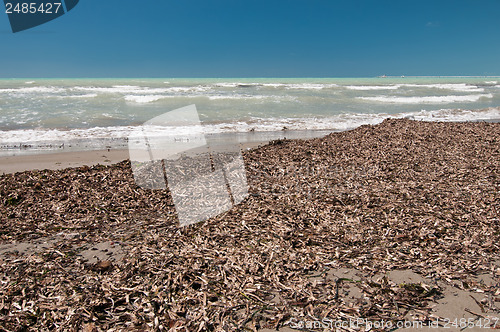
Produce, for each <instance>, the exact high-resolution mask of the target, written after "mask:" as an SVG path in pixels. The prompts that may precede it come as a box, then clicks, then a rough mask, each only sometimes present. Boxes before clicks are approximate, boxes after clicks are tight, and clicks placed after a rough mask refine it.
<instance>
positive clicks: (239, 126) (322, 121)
mask: <svg viewBox="0 0 500 332" xmlns="http://www.w3.org/2000/svg"><path fill="white" fill-rule="evenodd" d="M386 118H410V119H415V120H421V121H475V120H488V119H500V110H499V109H498V108H489V109H482V110H460V109H458V110H457V109H441V110H435V111H426V110H422V111H417V112H405V113H398V114H392V115H390V114H387V113H373V114H364V113H344V114H338V115H335V116H331V117H325V118H267V119H261V118H254V119H251V120H249V121H235V122H226V123H206V124H204V131H205V133H206V134H219V133H236V132H248V131H250V130H252V131H256V132H259V131H263V132H266V131H280V130H283V128H284V127H286V128H287V130H332V131H340V130H348V129H352V128H356V127H358V126H361V125H365V124H377V123H380V122H382V121H383V120H384V119H386ZM135 128H137V127H135V126H115V127H94V128H89V129H71V130H60V129H25V130H9V131H0V142H1V144H2V145H3V146H5V145H9V144H15V143H20V142H21V143H23V144H28V143H30V142H44V141H45V142H50V141H57V142H59V141H71V140H75V139H91V140H92V139H96V140H98V139H124V138H125V137H127V136H128V135H129V134H130V132H131V131H132V130H134V129H135ZM165 129H166V128H164V127H148V130H147V132H148V135H161V134H162V133H164V132H165ZM167 129H168V132H169V135H171V133H172V132H175V133H178V134H179V135H180V134H184V133H188V132H189V131H190V128H189V127H178V128H171V127H170V128H167Z"/></svg>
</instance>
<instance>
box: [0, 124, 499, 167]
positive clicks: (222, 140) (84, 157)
mask: <svg viewBox="0 0 500 332" xmlns="http://www.w3.org/2000/svg"><path fill="white" fill-rule="evenodd" d="M415 121H417V122H419V121H418V120H415ZM423 122H427V121H423ZM436 122H440V121H436ZM475 122H485V123H500V118H498V119H478V120H471V121H453V122H443V123H475ZM357 128H358V127H357ZM355 129H356V128H352V129H348V130H345V131H337V130H282V131H263V132H262V131H261V132H237V133H220V134H207V135H206V137H207V140H209V141H210V142H211V144H214V145H223V144H238V145H240V148H241V150H242V151H243V150H248V149H253V148H255V147H259V146H262V145H266V144H268V143H269V142H271V141H273V140H279V139H284V138H285V139H290V140H293V139H304V140H307V139H312V138H320V137H324V136H326V135H328V134H330V133H336V132H349V131H352V130H355ZM85 142H88V140H85ZM16 152H17V153H18V154H14V153H16ZM19 152H20V153H19ZM128 159H129V153H128V149H127V148H126V147H125V146H123V144H122V146H120V147H118V148H116V147H115V148H112V147H110V148H108V149H95V150H74V149H68V150H67V151H60V150H53V151H47V150H31V151H30V150H17V151H16V150H0V174H10V173H15V172H23V171H31V170H45V169H48V170H60V169H65V168H70V167H81V166H93V165H113V164H116V163H119V162H121V161H124V160H128Z"/></svg>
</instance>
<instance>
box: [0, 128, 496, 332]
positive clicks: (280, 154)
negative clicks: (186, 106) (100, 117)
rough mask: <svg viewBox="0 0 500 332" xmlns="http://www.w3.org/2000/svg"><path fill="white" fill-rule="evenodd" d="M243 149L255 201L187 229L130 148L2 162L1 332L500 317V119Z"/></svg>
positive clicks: (371, 325) (489, 320)
mask: <svg viewBox="0 0 500 332" xmlns="http://www.w3.org/2000/svg"><path fill="white" fill-rule="evenodd" d="M243 155H244V160H245V168H246V172H247V178H248V182H249V196H248V197H247V198H246V199H245V200H244V201H243V202H242V203H240V204H238V205H237V206H235V207H234V208H233V209H231V210H229V211H227V212H225V213H223V214H221V215H219V216H217V217H215V218H211V219H209V220H207V221H205V222H201V223H198V224H195V225H192V226H188V227H185V228H179V226H178V221H177V217H176V213H175V208H174V205H173V201H172V197H171V195H170V193H169V192H168V190H146V189H142V188H140V187H138V186H136V185H135V183H134V179H133V176H132V172H131V168H130V162H129V161H128V160H124V159H126V158H127V157H128V155H127V151H122V150H111V151H93V152H85V153H76V154H73V155H71V156H69V155H68V154H65V156H62V155H60V156H54V155H39V156H38V157H37V159H36V163H37V164H38V166H37V167H35V168H38V169H39V170H33V171H23V170H25V169H32V167H33V158H32V157H31V156H18V157H5V158H2V159H0V174H2V173H5V174H3V175H0V220H1V223H2V229H1V230H0V262H1V265H0V329H3V330H9V331H10V330H19V329H25V330H41V329H60V330H75V331H76V330H84V331H99V330H108V329H115V330H131V331H132V330H166V331H168V330H177V331H197V330H200V331H202V330H203V331H205V330H206V331H244V330H248V331H271V330H276V329H279V330H280V331H290V330H318V331H319V330H324V329H331V330H335V328H336V327H338V326H337V325H335V324H340V326H341V328H340V330H346V331H365V330H371V331H374V330H387V327H388V325H387V324H389V323H387V322H390V324H391V326H392V327H400V329H401V330H404V329H405V328H406V329H410V327H413V328H415V327H418V328H419V330H429V331H436V330H437V329H436V328H434V324H435V325H436V327H440V328H441V329H444V328H446V330H448V331H459V330H461V329H465V330H471V331H472V330H477V328H478V326H479V325H478V324H479V323H480V324H482V326H481V328H484V327H486V325H488V328H500V321H498V318H500V290H499V289H500V288H499V286H500V256H499V254H498V253H499V252H500V247H499V243H500V216H499V211H500V124H499V123H486V122H469V123H444V122H419V121H412V120H408V119H399V120H395V119H393V120H386V121H384V122H383V123H381V124H379V125H375V126H371V125H365V126H361V127H358V128H357V129H354V130H351V131H346V132H340V133H333V134H330V135H328V136H326V137H323V138H315V139H309V140H290V139H285V140H274V141H272V142H271V143H269V144H267V145H263V146H257V147H254V148H253V149H251V150H245V151H244V153H243ZM9 158H10V159H9ZM82 165H86V166H82ZM354 321H356V322H358V323H357V324H358V325H355V326H353V325H352V324H351V323H352V322H354ZM382 321H383V322H384V324H386V325H380V324H382ZM407 322H409V323H407ZM454 322H455V323H454ZM405 323H407V324H406V325H405ZM321 324H322V325H321ZM346 324H347V325H346ZM349 324H351V325H349ZM376 324H379V325H376ZM398 324H399V325H398ZM408 324H413V325H412V326H410V325H408ZM418 324H422V325H418ZM453 324H455V325H453ZM460 324H462V325H463V324H465V325H466V326H465V327H464V326H462V325H460ZM467 324H468V325H467Z"/></svg>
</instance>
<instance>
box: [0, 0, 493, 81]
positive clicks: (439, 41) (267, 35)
mask: <svg viewBox="0 0 500 332" xmlns="http://www.w3.org/2000/svg"><path fill="white" fill-rule="evenodd" d="M0 6H1V5H0ZM2 9H3V8H2ZM499 17H500V1H499V0H468V1H465V0H418V1H413V0H391V1H389V0H365V1H360V0H358V1H357V0H345V1H334V0H330V1H319V0H267V1H261V0H246V1H240V0H181V1H180V0H135V1H133V0H81V1H80V3H79V4H78V5H77V6H76V7H75V8H74V9H73V10H72V11H70V12H69V13H67V14H66V15H64V16H62V17H60V18H58V19H56V20H54V21H51V22H49V23H47V24H44V25H42V26H39V27H35V28H33V29H30V30H27V31H23V32H19V33H16V34H13V33H12V32H11V30H10V26H9V21H8V18H7V15H6V14H5V11H4V10H2V12H0V40H1V42H2V47H1V48H0V50H1V51H0V77H4V78H10V77H372V76H377V75H382V74H387V75H500V19H499Z"/></svg>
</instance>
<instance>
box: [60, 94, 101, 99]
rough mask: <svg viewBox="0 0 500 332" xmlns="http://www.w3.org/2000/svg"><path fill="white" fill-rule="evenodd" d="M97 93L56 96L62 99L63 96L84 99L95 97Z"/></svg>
mask: <svg viewBox="0 0 500 332" xmlns="http://www.w3.org/2000/svg"><path fill="white" fill-rule="evenodd" d="M97 96H98V94H97V93H87V94H83V95H63V96H57V98H59V99H64V98H70V99H85V98H95V97H97Z"/></svg>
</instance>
